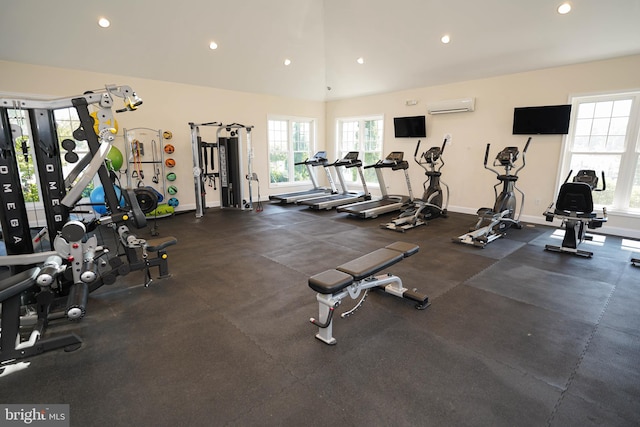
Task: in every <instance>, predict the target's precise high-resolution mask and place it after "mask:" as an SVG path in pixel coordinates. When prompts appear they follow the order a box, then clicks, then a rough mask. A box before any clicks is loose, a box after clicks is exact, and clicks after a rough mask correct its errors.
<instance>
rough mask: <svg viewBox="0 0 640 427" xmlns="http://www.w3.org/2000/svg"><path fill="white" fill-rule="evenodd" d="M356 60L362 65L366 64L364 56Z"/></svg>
mask: <svg viewBox="0 0 640 427" xmlns="http://www.w3.org/2000/svg"><path fill="white" fill-rule="evenodd" d="M356 62H357V63H358V64H360V65H362V64H364V58H363V57H362V56H361V57H360V58H358V59H356Z"/></svg>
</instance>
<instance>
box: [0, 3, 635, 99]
mask: <svg viewBox="0 0 640 427" xmlns="http://www.w3.org/2000/svg"><path fill="white" fill-rule="evenodd" d="M4 3H5V4H4V5H3V6H2V9H1V10H0V40H2V41H1V42H0V59H2V60H7V61H17V62H25V63H32V64H41V65H49V66H55V67H63V68H72V69H80V70H89V71H98V72H105V73H109V74H120V75H125V76H134V77H142V78H148V79H155V80H164V81H171V82H179V83H187V84H194V85H200V86H210V87H216V88H222V89H230V90H237V91H246V92H255V93H265V94H273V95H279V96H285V97H294V98H302V99H313V100H331V99H339V98H347V97H354V96H359V95H365V94H375V93H383V92H390V91H396V90H402V89H410V88H417V87H425V86H431V85H436V84H443V83H450V82H456V81H463V80H472V79H476V78H483V77H490V76H495V75H501V74H509V73H514V72H521V71H528V70H534V69H541V68H547V67H554V66H559V65H565V64H572V63H579V62H586V61H591V60H599V59H606V58H612V57H617V56H625V55H631V54H639V53H640V0H606V1H605V0H573V1H571V3H572V5H573V10H572V11H571V13H569V14H568V15H564V16H563V15H559V14H558V13H557V12H556V8H557V6H558V5H559V4H560V3H561V0H182V1H177V0H172V1H165V0H109V1H106V0H104V1H98V0H55V1H54V0H51V1H42V0H19V1H7V2H4ZM99 16H106V17H108V18H109V19H110V20H111V22H112V25H111V27H110V28H108V29H102V28H99V27H98V25H97V19H98V17H99ZM445 33H448V34H450V35H451V39H452V41H451V43H449V44H448V45H444V44H442V43H441V42H440V37H441V36H442V35H443V34H445ZM211 40H215V41H216V42H217V43H218V45H219V48H218V49H217V50H215V51H213V50H210V49H209V47H208V45H209V42H210V41H211ZM358 57H363V58H364V60H365V63H364V64H363V65H359V64H357V63H356V59H357V58H358ZM285 58H290V59H291V61H292V64H291V65H290V66H288V67H285V66H284V64H283V61H284V59H285ZM639 72H640V70H639ZM113 83H118V82H113ZM118 84H126V82H120V83H118ZM329 88H331V89H329Z"/></svg>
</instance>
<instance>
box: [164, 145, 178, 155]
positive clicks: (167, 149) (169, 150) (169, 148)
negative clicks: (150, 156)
mask: <svg viewBox="0 0 640 427" xmlns="http://www.w3.org/2000/svg"><path fill="white" fill-rule="evenodd" d="M175 150H176V149H175V147H174V146H173V145H171V144H167V145H165V146H164V152H165V153H167V154H173V152H174V151H175Z"/></svg>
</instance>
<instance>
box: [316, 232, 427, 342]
mask: <svg viewBox="0 0 640 427" xmlns="http://www.w3.org/2000/svg"><path fill="white" fill-rule="evenodd" d="M419 249H420V247H419V246H418V245H413V244H410V243H404V242H395V243H392V244H390V245H387V246H385V247H384V248H381V249H377V250H375V251H373V252H371V253H368V254H366V255H363V256H361V257H359V258H356V259H354V260H353V261H349V262H347V263H345V264H342V265H340V266H338V267H336V268H335V269H331V270H326V271H323V272H322V273H319V274H316V275H314V276H311V277H310V278H309V287H310V288H311V289H313V290H314V291H316V292H317V293H318V294H317V295H316V299H317V300H318V306H319V314H318V318H319V319H325V320H324V321H321V320H316V319H314V318H313V317H312V318H311V319H309V320H310V321H311V323H313V324H314V325H316V326H318V328H319V330H318V333H317V334H316V338H317V339H319V340H320V341H322V342H324V343H326V344H330V345H333V344H335V343H336V339H335V338H333V336H332V334H333V312H334V310H335V309H336V307H338V306H339V305H340V303H341V302H342V300H343V299H344V298H346V297H347V296H350V297H351V299H356V298H358V297H359V296H360V294H361V293H362V291H365V292H364V295H363V296H362V298H361V299H360V301H359V302H358V303H357V304H356V305H355V306H354V307H353V308H352V309H351V310H349V311H347V312H345V313H342V315H341V317H343V318H344V317H347V316H350V315H351V314H353V313H354V312H355V311H356V310H357V309H358V308H360V306H361V305H362V303H363V302H364V300H365V299H366V297H367V293H368V292H369V289H371V288H379V289H383V290H384V291H385V292H387V293H389V294H391V295H394V296H397V297H400V298H406V299H410V300H412V301H415V302H416V303H417V304H416V308H417V309H418V310H424V309H425V308H427V307H428V306H429V297H428V296H426V295H423V294H420V293H418V292H417V291H416V290H409V289H407V288H405V287H404V286H402V280H401V279H400V278H399V277H397V276H394V275H392V274H389V273H385V274H381V275H378V276H376V275H375V274H376V273H379V272H380V271H382V270H384V269H386V268H387V267H390V266H392V265H393V264H395V263H397V262H400V261H402V260H403V259H405V258H407V257H409V256H411V255H413V254H415V253H417V252H418V250H419Z"/></svg>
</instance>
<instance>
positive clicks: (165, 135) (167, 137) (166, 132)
mask: <svg viewBox="0 0 640 427" xmlns="http://www.w3.org/2000/svg"><path fill="white" fill-rule="evenodd" d="M162 137H163V138H164V139H171V138H173V134H172V133H171V132H170V131H168V130H165V131H164V132H162Z"/></svg>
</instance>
